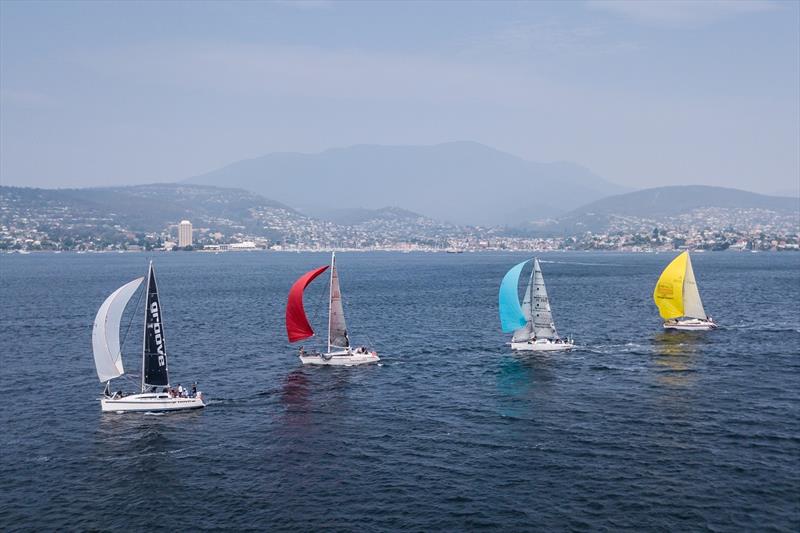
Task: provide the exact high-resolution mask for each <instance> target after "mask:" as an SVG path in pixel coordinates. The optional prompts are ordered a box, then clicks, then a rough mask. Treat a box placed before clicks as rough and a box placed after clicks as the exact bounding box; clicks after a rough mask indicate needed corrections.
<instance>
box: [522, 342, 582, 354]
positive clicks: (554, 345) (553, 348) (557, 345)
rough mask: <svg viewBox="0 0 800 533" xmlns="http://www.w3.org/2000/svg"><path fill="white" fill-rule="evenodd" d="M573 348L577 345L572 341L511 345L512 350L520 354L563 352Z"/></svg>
mask: <svg viewBox="0 0 800 533" xmlns="http://www.w3.org/2000/svg"><path fill="white" fill-rule="evenodd" d="M573 346H575V344H574V343H573V342H571V341H568V342H554V341H552V340H550V339H537V340H536V341H526V342H512V343H511V349H512V350H516V351H520V352H563V351H567V350H571V349H572V348H573Z"/></svg>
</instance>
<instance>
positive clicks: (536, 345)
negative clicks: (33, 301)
mask: <svg viewBox="0 0 800 533" xmlns="http://www.w3.org/2000/svg"><path fill="white" fill-rule="evenodd" d="M528 261H530V260H528ZM528 261H523V262H522V263H520V264H518V265H516V266H515V267H514V268H512V269H511V270H509V271H508V273H506V275H505V277H504V278H503V282H502V284H501V285H500V296H499V299H500V322H501V325H502V327H503V331H505V332H509V333H510V332H512V331H513V332H514V336H513V337H512V338H511V349H512V350H519V351H534V352H538V351H563V350H570V349H572V347H573V346H574V345H575V343H574V342H573V340H572V339H569V338H565V339H562V338H561V337H560V336H559V334H558V331H557V330H556V325H555V323H554V322H553V313H552V311H551V310H550V299H549V298H548V297H547V288H546V287H545V285H544V276H543V275H542V269H541V267H540V266H539V260H538V259H536V258H534V260H533V270H532V271H531V277H530V279H529V280H528V286H527V287H526V289H525V296H524V298H523V302H522V305H520V303H519V294H518V285H519V277H520V274H521V273H522V268H523V267H524V266H525V265H526V264H527V263H528Z"/></svg>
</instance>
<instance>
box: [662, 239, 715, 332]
mask: <svg viewBox="0 0 800 533" xmlns="http://www.w3.org/2000/svg"><path fill="white" fill-rule="evenodd" d="M653 301H655V303H656V306H657V307H658V312H659V313H660V314H661V318H663V319H664V329H680V330H686V331H705V330H709V329H715V328H716V327H717V324H716V323H715V322H714V320H713V319H712V318H711V317H710V316H708V315H706V311H705V309H703V301H702V300H701V299H700V291H699V290H698V289H697V281H695V278H694V269H693V268H692V259H691V258H690V257H689V252H683V253H682V254H680V255H679V256H678V257H676V258H675V259H673V260H672V262H671V263H670V264H668V265H667V268H665V269H664V271H663V272H662V273H661V277H659V278H658V282H657V283H656V286H655V289H653Z"/></svg>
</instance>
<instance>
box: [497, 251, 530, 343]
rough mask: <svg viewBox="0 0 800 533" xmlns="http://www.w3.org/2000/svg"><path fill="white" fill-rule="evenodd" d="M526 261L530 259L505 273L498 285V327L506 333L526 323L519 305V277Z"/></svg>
mask: <svg viewBox="0 0 800 533" xmlns="http://www.w3.org/2000/svg"><path fill="white" fill-rule="evenodd" d="M528 261H530V259H528V260H527V261H523V262H522V263H520V264H518V265H516V266H515V267H513V268H512V269H511V270H509V271H508V272H506V275H505V276H503V281H502V282H501V283H500V293H499V294H498V300H499V307H500V326H501V327H502V328H503V331H504V332H506V333H511V332H512V331H516V330H518V329H520V328H521V327H523V326H525V324H526V323H527V322H528V321H527V320H526V318H525V313H524V312H523V311H522V307H520V305H519V276H520V274H521V273H522V268H523V267H524V266H525V263H527V262H528Z"/></svg>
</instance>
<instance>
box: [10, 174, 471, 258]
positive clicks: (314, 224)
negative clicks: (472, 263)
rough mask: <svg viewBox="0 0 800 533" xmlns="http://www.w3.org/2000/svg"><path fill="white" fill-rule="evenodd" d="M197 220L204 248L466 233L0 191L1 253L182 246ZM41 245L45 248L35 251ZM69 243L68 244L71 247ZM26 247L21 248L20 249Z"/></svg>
mask: <svg viewBox="0 0 800 533" xmlns="http://www.w3.org/2000/svg"><path fill="white" fill-rule="evenodd" d="M182 219H189V220H190V221H191V222H192V224H193V226H194V228H195V232H194V237H195V240H196V241H197V242H199V243H201V244H203V243H204V244H211V243H215V242H223V243H227V242H232V241H233V242H236V241H237V240H243V239H254V238H255V239H262V240H263V242H264V243H269V244H297V243H303V242H319V241H320V240H322V241H325V242H338V243H342V245H344V244H352V245H354V246H355V245H359V246H368V245H371V244H374V243H380V242H386V241H388V240H404V241H425V242H440V241H442V240H446V239H447V238H449V237H450V236H453V235H461V234H462V233H463V231H464V230H463V229H462V228H459V227H456V226H453V225H451V224H447V223H442V222H437V221H435V220H433V219H430V218H426V217H423V216H422V215H419V214H417V213H413V212H410V211H407V210H404V209H399V208H392V207H387V208H383V209H375V210H368V209H364V210H361V211H359V212H358V213H350V214H349V218H348V217H343V218H342V219H341V220H339V221H338V222H331V221H329V220H322V219H320V218H314V217H309V216H306V215H303V214H301V213H299V212H297V211H295V210H293V209H291V208H289V207H287V206H285V205H283V204H281V203H278V202H275V201H272V200H269V199H267V198H264V197H262V196H260V195H257V194H254V193H251V192H248V191H243V190H241V189H228V188H220V187H210V186H203V185H187V184H156V185H140V186H134V187H112V188H98V189H31V188H23V187H0V226H2V233H3V235H2V238H0V240H1V241H3V242H0V248H15V247H21V244H20V243H21V241H20V238H23V237H24V241H22V242H27V243H28V244H29V245H30V246H28V245H25V247H26V248H28V247H33V249H40V248H42V249H59V248H62V247H67V248H72V247H73V246H74V245H75V243H83V245H84V248H97V247H100V248H102V247H105V246H107V245H121V244H123V243H128V244H138V245H141V246H160V244H159V243H162V242H164V241H168V240H176V238H177V236H176V229H175V227H176V224H177V223H178V222H179V221H180V220H182ZM36 242H39V243H40V244H35V243H36ZM65 243H66V244H65ZM18 245H19V246H18Z"/></svg>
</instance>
